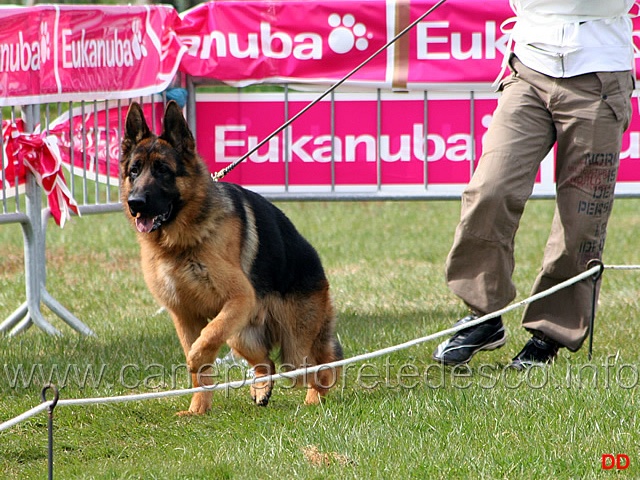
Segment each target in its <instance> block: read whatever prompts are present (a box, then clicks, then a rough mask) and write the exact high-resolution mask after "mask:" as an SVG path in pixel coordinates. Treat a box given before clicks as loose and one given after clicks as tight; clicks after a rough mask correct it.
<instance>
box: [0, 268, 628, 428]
mask: <svg viewBox="0 0 640 480" xmlns="http://www.w3.org/2000/svg"><path fill="white" fill-rule="evenodd" d="M602 268H605V269H612V270H637V269H640V265H609V266H601V265H598V266H595V267H592V268H590V269H588V270H586V271H584V272H583V273H581V274H579V275H576V276H575V277H573V278H570V279H568V280H565V281H564V282H561V283H558V284H557V285H555V286H553V287H551V288H549V289H547V290H544V291H542V292H538V293H537V294H535V295H532V296H530V297H528V298H526V299H524V300H522V301H520V302H517V303H514V304H511V305H509V306H508V307H505V308H503V309H501V310H496V311H495V312H492V313H489V314H487V315H484V316H482V317H479V318H477V319H475V320H472V321H470V322H466V323H464V324H463V325H459V326H457V327H451V328H447V329H445V330H441V331H439V332H436V333H432V334H430V335H426V336H424V337H420V338H416V339H413V340H409V341H407V342H404V343H400V344H398V345H394V346H391V347H387V348H383V349H380V350H376V351H373V352H369V353H363V354H361V355H356V356H354V357H350V358H345V359H343V360H338V361H335V362H331V363H323V364H322V365H315V366H313V367H305V368H299V369H297V370H291V371H289V372H284V373H278V374H274V375H267V376H263V377H254V378H253V379H243V380H236V381H233V382H227V383H222V384H216V385H210V386H202V387H194V388H186V389H181V390H168V391H166V392H151V393H141V394H136V395H121V396H116V397H93V398H77V399H64V400H58V402H57V405H58V406H61V405H67V406H72V405H96V404H109V403H122V402H136V401H141V400H151V399H158V398H169V397H177V396H181V395H189V394H193V393H198V392H204V391H216V390H223V389H226V390H230V389H238V388H242V387H244V386H248V385H252V384H255V383H257V382H268V381H275V380H280V379H292V378H295V377H300V376H306V375H309V374H312V373H316V372H318V371H320V370H330V369H334V368H338V367H342V366H345V365H348V364H351V363H357V362H361V361H364V360H369V359H372V358H376V357H381V356H383V355H387V354H390V353H394V352H397V351H399V350H404V349H406V348H409V347H413V346H415V345H419V344H421V343H425V342H428V341H431V340H435V339H437V338H440V337H444V336H449V335H453V334H454V333H456V332H458V331H460V330H463V329H466V328H469V327H473V326H475V325H478V324H480V323H483V322H486V321H487V320H489V319H491V318H495V317H497V316H500V315H503V314H505V313H507V312H510V311H512V310H515V309H516V308H519V307H522V306H524V305H527V304H529V303H532V302H535V301H536V300H539V299H541V298H543V297H547V296H549V295H551V294H553V293H555V292H557V291H559V290H561V289H563V288H565V287H568V286H570V285H573V284H574V283H578V282H580V281H582V280H584V279H586V278H588V277H591V276H594V275H596V274H597V273H598V272H599V271H600V270H601V269H602ZM52 404H53V401H47V402H43V403H41V404H40V405H38V406H36V407H33V408H32V409H30V410H27V411H26V412H24V413H23V414H21V415H18V416H17V417H15V418H13V419H11V420H8V421H6V422H4V423H1V424H0V432H2V431H4V430H7V429H9V428H11V427H13V426H15V425H17V424H18V423H20V422H23V421H25V420H27V419H29V418H31V417H33V416H35V415H37V414H39V413H40V412H42V411H44V410H46V409H47V408H49V407H50V406H51V405H52Z"/></svg>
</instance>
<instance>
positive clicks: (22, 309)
mask: <svg viewBox="0 0 640 480" xmlns="http://www.w3.org/2000/svg"><path fill="white" fill-rule="evenodd" d="M28 313H29V306H28V305H27V302H24V303H23V304H22V305H20V306H19V307H18V308H17V309H16V311H15V312H13V313H12V314H11V315H9V316H8V317H7V319H6V320H5V321H4V322H2V323H0V333H5V332H8V331H9V330H10V329H12V328H13V327H14V326H15V325H16V324H17V323H18V322H20V320H22V319H23V318H24V317H25V316H26V315H27V314H28Z"/></svg>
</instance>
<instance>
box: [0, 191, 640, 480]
mask: <svg viewBox="0 0 640 480" xmlns="http://www.w3.org/2000/svg"><path fill="white" fill-rule="evenodd" d="M280 207H281V208H282V209H283V210H284V211H285V212H286V213H287V215H288V216H289V217H290V218H291V219H292V220H293V221H294V223H295V224H296V225H297V226H298V228H299V229H300V230H301V232H302V233H303V234H304V235H305V236H306V237H307V238H308V239H309V240H310V241H311V242H312V243H313V244H314V245H315V246H316V248H317V249H318V251H319V252H320V255H321V257H322V259H323V261H324V264H325V267H326V269H327V272H328V276H329V279H330V282H331V284H332V289H333V296H334V300H335V305H336V310H337V312H338V316H339V323H338V335H339V337H340V340H341V342H342V345H343V347H344V351H345V356H347V357H351V356H354V355H358V354H362V353H365V352H369V351H373V350H377V349H381V348H385V347H389V346H392V345H395V344H398V343H402V342H405V341H408V340H411V339H414V338H418V337H422V336H425V335H428V334H430V333H434V332H437V331H439V330H441V329H444V328H448V327H450V326H451V324H452V323H453V322H454V321H456V320H457V319H458V318H460V317H461V316H463V315H464V314H465V313H466V312H465V309H464V308H463V306H462V305H461V303H460V302H459V301H458V300H457V298H456V297H455V296H453V295H452V294H451V293H450V292H449V291H448V289H447V287H446V284H445V282H444V262H445V258H446V255H447V252H448V249H449V246H450V243H451V239H452V237H453V231H454V229H455V225H456V223H457V220H458V214H459V202H458V201H448V202H439V201H424V202H388V203H381V202H370V203H356V202H353V203H349V202H346V203H337V202H336V203H282V204H280ZM639 211H640V200H639V199H619V200H617V201H616V206H615V208H614V213H613V216H612V219H611V222H610V226H609V234H608V244H607V250H606V252H605V258H604V260H605V264H640V249H639V248H638V244H639V241H638V237H639V234H640V225H639V223H640V215H638V212H639ZM552 215H553V202H552V201H549V200H535V201H531V202H530V203H529V204H528V206H527V210H526V212H525V215H524V217H523V221H522V224H521V228H520V233H519V236H518V238H517V244H516V254H517V266H516V270H515V275H514V280H515V282H516V285H517V287H518V292H519V296H518V298H517V300H521V299H523V298H526V297H527V296H528V293H529V289H530V286H531V284H532V282H533V279H534V278H535V275H536V273H537V271H538V269H539V265H540V261H541V256H542V250H543V248H544V244H545V241H546V236H547V233H548V229H549V226H550V222H551V217H552ZM47 235H48V239H47V240H48V247H47V262H48V263H47V266H48V278H47V287H48V290H49V291H50V293H52V294H53V296H54V297H55V298H57V299H58V300H59V301H61V302H62V303H63V304H64V305H65V306H66V307H67V308H68V309H69V310H71V311H72V312H73V313H74V314H75V315H76V316H77V317H78V318H80V319H81V320H82V321H83V322H85V323H86V324H87V325H88V326H89V327H90V328H91V329H93V330H94V331H95V332H96V334H97V336H96V337H94V338H87V337H83V336H80V335H79V334H77V333H76V332H75V331H73V330H71V329H70V328H69V327H68V326H66V325H64V324H62V323H61V322H60V321H59V320H56V319H55V318H54V317H53V314H52V313H51V312H48V311H46V309H45V315H46V316H47V318H48V319H50V320H51V321H52V323H53V324H54V325H55V326H56V327H57V328H59V329H61V330H62V331H63V333H64V336H62V337H57V338H56V337H50V336H47V335H45V334H44V333H42V332H41V331H39V330H38V329H36V328H31V329H30V330H28V331H27V332H26V333H25V334H23V335H21V336H18V337H16V338H8V337H4V338H0V359H1V360H2V361H0V368H2V370H1V371H0V422H1V421H5V420H8V419H10V418H12V417H14V416H16V415H19V414H20V413H22V412H23V411H25V410H27V409H29V408H31V407H33V406H35V405H37V404H38V403H39V402H40V391H41V388H42V384H43V383H44V382H45V381H47V380H48V379H49V377H50V376H53V380H54V381H55V382H56V383H57V384H58V385H59V386H60V387H61V388H60V397H61V398H63V399H68V398H84V397H97V396H110V395H123V394H131V393H144V392H152V391H162V390H169V389H175V388H188V387H189V380H188V377H187V375H186V372H185V369H184V357H183V354H182V352H181V349H180V346H179V344H178V340H177V338H176V336H175V334H174V330H173V326H172V324H171V321H170V320H169V318H168V316H167V315H166V313H159V314H158V313H157V310H158V306H157V305H156V303H155V302H154V300H153V298H152V297H151V295H150V294H149V293H148V291H147V289H146V286H145V285H144V282H143V279H142V275H141V274H140V272H139V269H138V262H139V261H138V246H137V244H136V241H135V238H134V232H133V231H132V229H131V228H130V226H129V225H128V224H127V223H126V221H125V219H124V216H123V215H120V214H109V215H97V216H85V217H83V218H74V219H72V221H71V222H70V223H68V224H67V226H66V227H65V228H64V229H62V230H61V229H59V228H57V227H56V226H55V224H53V223H51V224H50V227H49V230H48V233H47ZM0 245H2V254H1V256H0V320H2V319H4V318H6V316H7V315H9V314H10V313H11V312H12V311H13V310H14V309H15V308H16V307H18V305H20V304H21V303H22V302H23V301H24V285H23V283H24V274H23V265H22V261H23V256H22V235H21V232H20V228H19V226H17V225H4V226H0ZM639 280H640V272H636V271H611V270H610V271H606V272H605V274H604V278H603V284H602V292H601V297H600V306H599V312H598V317H597V324H596V332H595V342H594V357H593V359H592V360H591V361H590V362H589V361H588V359H587V352H586V350H587V349H586V346H585V348H583V349H582V350H581V351H579V352H577V353H575V354H570V353H569V352H567V351H565V350H562V351H561V353H560V356H559V358H558V360H557V362H556V363H555V365H554V366H552V367H548V368H534V369H532V370H530V371H529V372H526V373H519V372H513V371H508V370H506V369H505V367H506V365H507V364H508V363H509V361H510V359H511V358H512V357H513V356H514V355H515V354H516V353H517V352H518V351H519V350H520V348H521V347H522V345H523V344H524V342H525V341H526V340H527V338H528V335H527V334H526V332H524V331H523V329H522V328H521V327H520V325H519V322H520V315H521V311H520V310H516V311H514V312H510V313H509V314H507V315H506V316H505V323H506V327H507V330H508V335H509V342H508V343H507V345H506V346H505V347H503V348H501V349H499V350H496V351H494V352H485V353H483V354H480V355H478V356H477V357H476V358H474V360H473V361H472V362H471V363H470V364H469V367H468V368H458V369H451V368H442V367H440V366H439V365H436V364H434V363H433V362H432V361H431V353H432V351H433V349H434V348H435V346H436V344H435V343H436V342H433V343H426V344H422V345H419V346H415V347H412V348H410V349H407V350H403V351H400V352H397V353H394V354H392V355H388V356H384V357H380V358H377V359H374V360H371V361H368V362H366V363H362V364H355V365H351V366H349V367H348V368H346V369H345V371H344V373H343V376H342V379H341V382H340V383H339V385H338V388H336V389H334V391H333V392H332V393H331V394H330V396H329V398H328V399H327V401H326V402H324V403H323V404H322V405H320V406H315V407H305V406H303V405H302V401H303V399H304V391H302V390H292V389H290V388H289V385H288V384H287V383H286V382H280V383H278V384H277V386H276V388H275V391H274V394H273V396H272V398H271V402H270V404H269V406H268V407H267V408H260V407H256V406H254V405H252V403H251V401H250V398H249V392H248V388H242V389H238V390H231V391H228V392H217V393H216V394H214V404H213V409H212V411H211V412H210V413H209V414H208V415H206V416H202V417H187V418H185V417H178V416H176V415H175V413H176V412H177V411H179V410H184V409H186V408H187V407H188V404H189V397H188V396H182V397H174V398H170V399H161V400H151V401H146V402H133V403H121V404H110V405H100V406H73V407H71V406H60V407H59V408H57V409H56V410H55V420H54V424H55V435H54V437H55V445H54V454H55V476H56V478H64V479H71V478H82V479H88V478H100V479H103V478H117V479H124V478H126V479H129V478H131V479H138V478H145V479H146V478H157V479H167V478H180V479H188V478H202V479H205V478H206V479H232V478H233V479H235V478H238V479H271V478H274V479H280V478H282V479H286V478H300V479H313V478H318V479H319V478H335V479H352V478H353V479H390V478H393V479H396V478H398V479H399V478H419V479H426V478H429V479H431V478H463V479H464V478H469V479H476V478H500V479H503V478H506V479H524V478H527V479H548V478H560V479H565V478H566V479H569V478H572V479H573V478H611V476H612V475H616V474H615V473H613V472H612V471H603V470H602V468H601V456H602V454H605V453H611V454H626V455H628V456H629V458H630V467H629V468H628V469H627V470H624V471H622V472H619V473H620V474H621V475H622V476H624V477H625V478H638V477H640V434H639V433H638V399H639V397H638V390H639V388H640V387H639V386H638V385H639V383H640V378H639V372H638V368H639V363H640V362H639V360H640V349H639V348H638V347H637V345H638V344H637V342H638V337H639V335H640V323H639V322H637V318H638V316H639V313H640V306H639V299H640V282H639ZM223 353H224V352H223ZM238 370H239V369H230V373H229V370H221V371H220V379H221V381H223V380H224V379H225V375H227V374H228V376H229V378H232V379H237V378H239V376H238ZM65 380H66V381H65ZM46 423H47V417H46V414H45V413H42V414H40V415H38V416H36V417H33V418H31V419H30V420H28V421H25V422H23V423H21V424H19V425H18V426H15V427H14V428H12V429H10V430H7V431H5V432H2V433H0V478H20V479H29V478H34V479H35V478H38V479H40V478H44V477H45V476H46V474H47V433H46Z"/></svg>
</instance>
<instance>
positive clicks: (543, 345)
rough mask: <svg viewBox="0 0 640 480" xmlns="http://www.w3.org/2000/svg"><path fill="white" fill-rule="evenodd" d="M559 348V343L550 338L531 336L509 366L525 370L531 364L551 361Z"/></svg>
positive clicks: (544, 363) (543, 363)
mask: <svg viewBox="0 0 640 480" xmlns="http://www.w3.org/2000/svg"><path fill="white" fill-rule="evenodd" d="M559 348H560V345H558V344H557V343H556V342H554V341H553V340H551V339H548V338H545V339H544V340H543V339H542V338H538V337H531V340H529V341H528V342H527V343H526V344H525V346H524V347H523V349H522V351H521V352H520V353H519V354H518V355H516V356H515V357H514V358H513V360H512V361H511V364H510V365H509V366H510V367H512V368H515V369H516V370H525V369H527V368H529V367H532V366H533V365H546V364H547V363H552V362H553V361H554V360H555V358H556V355H558V349H559Z"/></svg>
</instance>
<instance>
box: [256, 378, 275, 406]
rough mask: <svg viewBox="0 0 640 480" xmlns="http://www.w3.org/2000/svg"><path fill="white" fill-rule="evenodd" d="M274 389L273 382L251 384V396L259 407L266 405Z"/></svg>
mask: <svg viewBox="0 0 640 480" xmlns="http://www.w3.org/2000/svg"><path fill="white" fill-rule="evenodd" d="M272 391H273V382H260V383H256V384H254V385H251V398H252V399H253V401H254V402H255V404H256V405H258V406H259V407H266V406H267V405H268V403H269V399H270V398H271V392H272Z"/></svg>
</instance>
